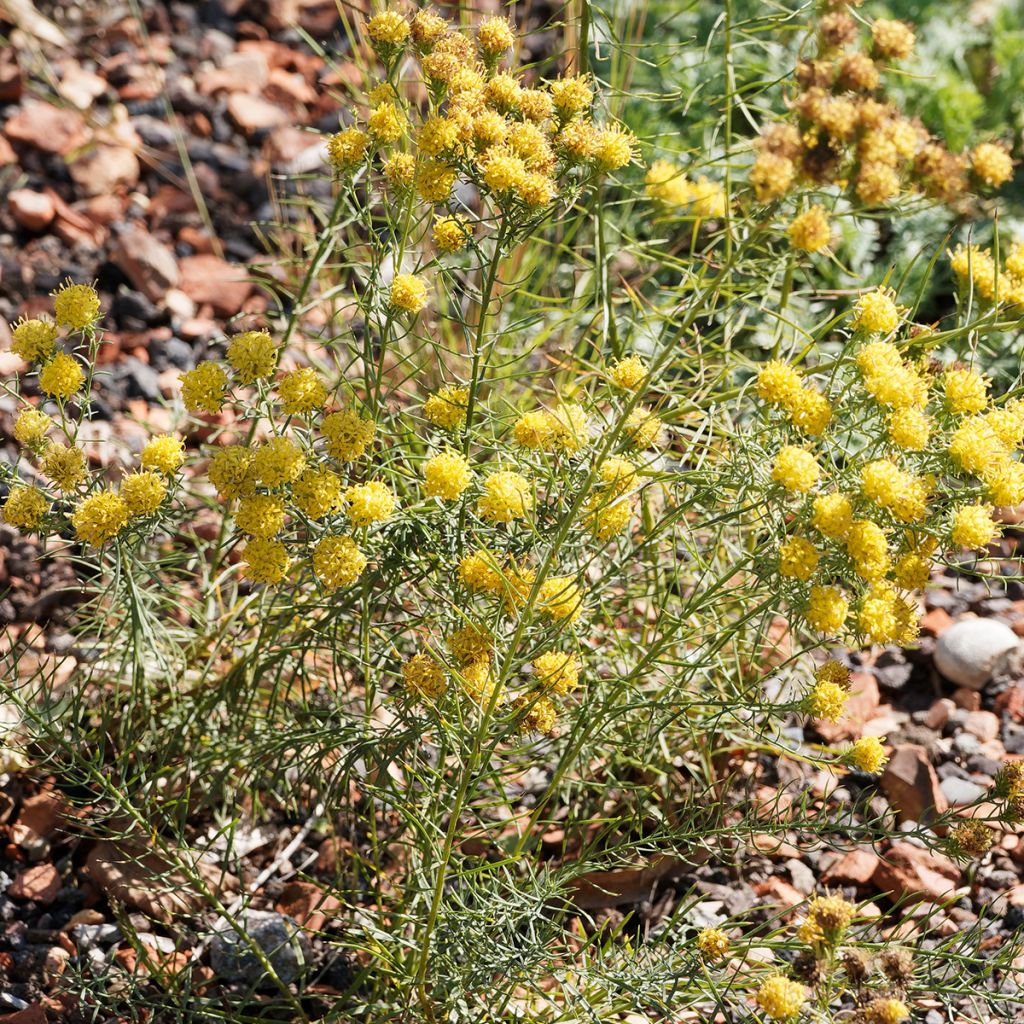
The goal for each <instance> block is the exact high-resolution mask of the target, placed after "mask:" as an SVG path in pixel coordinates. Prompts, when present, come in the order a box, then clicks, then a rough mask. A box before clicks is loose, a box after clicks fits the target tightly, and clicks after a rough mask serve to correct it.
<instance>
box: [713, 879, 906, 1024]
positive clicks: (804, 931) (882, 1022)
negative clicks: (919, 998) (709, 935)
mask: <svg viewBox="0 0 1024 1024" xmlns="http://www.w3.org/2000/svg"><path fill="white" fill-rule="evenodd" d="M856 914H857V908H856V907H855V906H854V905H853V904H852V903H849V902H847V901H846V900H845V899H843V897H842V896H816V897H814V898H813V899H811V900H810V902H809V903H808V905H807V916H806V919H805V920H804V921H803V923H802V924H801V925H800V926H799V927H798V928H797V933H796V937H797V939H798V941H799V942H801V943H803V944H804V948H803V949H801V950H800V951H799V952H798V953H797V956H796V958H795V959H794V961H793V964H792V967H791V971H792V973H793V974H794V975H795V976H796V977H795V978H791V977H787V976H786V975H785V974H781V973H779V974H772V975H770V976H769V977H768V978H766V979H765V980H764V981H762V982H761V984H760V986H759V988H758V989H757V992H756V994H755V1002H756V1004H757V1006H758V1008H759V1009H760V1010H761V1012H762V1013H763V1014H764V1015H765V1017H767V1018H768V1019H769V1020H773V1021H780V1022H785V1021H792V1020H795V1019H796V1018H797V1017H798V1016H799V1015H800V1013H801V1011H802V1010H803V1008H804V1006H805V1005H806V1004H807V1002H808V1000H810V999H811V998H812V995H813V992H812V990H813V989H815V988H817V987H818V986H819V985H822V986H824V990H825V991H833V988H832V986H833V985H834V982H835V980H836V977H837V976H845V977H844V978H843V980H844V982H845V984H846V986H847V987H848V988H849V989H851V990H852V991H853V992H854V993H855V994H856V1000H857V1004H858V1005H857V1008H856V1010H855V1011H854V1013H853V1016H852V1017H851V1019H852V1020H855V1021H857V1022H858V1024H903V1022H904V1021H906V1020H909V1018H910V1010H909V1008H908V1007H907V1004H906V1002H905V1001H904V999H905V994H906V990H907V988H908V987H909V986H910V985H911V983H912V981H913V971H914V961H913V958H912V957H911V955H910V954H909V953H908V952H907V951H906V950H903V949H896V948H891V949H883V950H881V951H880V952H879V953H878V954H877V955H876V956H874V957H872V955H871V954H869V953H868V952H867V951H865V950H863V949H861V948H860V947H858V946H857V945H855V944H853V943H851V942H849V940H848V931H849V928H850V926H851V925H852V924H853V922H854V920H855V918H856ZM702 934H703V933H702ZM700 946H701V940H700V937H698V947H699V948H700ZM701 951H702V953H703V949H702V950H701ZM876 969H877V971H878V972H879V974H880V975H881V976H880V977H878V976H877V975H875V976H874V977H875V978H877V980H873V972H875V970H876ZM797 979H799V980H797Z"/></svg>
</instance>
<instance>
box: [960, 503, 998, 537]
mask: <svg viewBox="0 0 1024 1024" xmlns="http://www.w3.org/2000/svg"><path fill="white" fill-rule="evenodd" d="M998 536H999V527H998V526H997V525H996V523H995V522H994V521H993V519H992V509H991V507H990V506H988V505H964V506H963V507H962V508H959V509H957V510H956V511H955V512H954V513H953V533H952V537H953V543H954V544H955V545H956V546H957V547H961V548H984V547H987V546H988V545H989V544H990V543H991V542H992V541H993V540H994V539H995V538H996V537H998Z"/></svg>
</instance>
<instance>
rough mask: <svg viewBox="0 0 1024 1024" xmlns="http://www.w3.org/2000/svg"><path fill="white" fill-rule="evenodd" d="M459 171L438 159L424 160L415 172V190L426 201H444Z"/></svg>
mask: <svg viewBox="0 0 1024 1024" xmlns="http://www.w3.org/2000/svg"><path fill="white" fill-rule="evenodd" d="M458 177H459V172H458V171H457V170H456V169H455V168H454V167H449V166H448V164H445V163H442V162H441V161H439V160H424V161H423V162H422V163H421V164H420V165H419V169H418V171H417V173H416V191H417V192H418V193H419V197H420V199H422V200H423V201H424V202H426V203H446V202H447V201H448V198H449V196H451V194H452V189H453V188H454V187H455V182H456V181H457V180H458Z"/></svg>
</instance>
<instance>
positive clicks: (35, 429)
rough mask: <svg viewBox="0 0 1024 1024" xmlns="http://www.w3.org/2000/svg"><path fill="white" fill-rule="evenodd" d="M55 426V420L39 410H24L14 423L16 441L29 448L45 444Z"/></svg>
mask: <svg viewBox="0 0 1024 1024" xmlns="http://www.w3.org/2000/svg"><path fill="white" fill-rule="evenodd" d="M52 426H53V420H51V419H50V417H49V416H47V415H46V413H45V412H41V411H40V410H39V409H33V408H28V409H23V410H22V411H21V412H20V413H18V418H17V419H16V420H15V421H14V439H15V440H16V441H18V442H19V443H20V444H23V445H26V446H27V447H29V448H36V447H38V446H39V445H41V444H42V443H43V441H44V440H45V438H46V435H47V433H48V432H49V430H50V428H51V427H52Z"/></svg>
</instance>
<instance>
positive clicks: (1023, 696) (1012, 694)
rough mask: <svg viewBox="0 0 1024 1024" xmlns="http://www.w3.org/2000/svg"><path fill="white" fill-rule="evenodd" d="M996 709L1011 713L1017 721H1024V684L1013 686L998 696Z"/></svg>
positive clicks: (1000, 712) (1002, 712) (1006, 713)
mask: <svg viewBox="0 0 1024 1024" xmlns="http://www.w3.org/2000/svg"><path fill="white" fill-rule="evenodd" d="M995 708H996V711H997V712H998V713H999V714H1000V715H1009V716H1010V718H1012V719H1013V721H1015V722H1024V686H1011V687H1009V688H1008V689H1006V690H1003V692H1002V693H1000V694H998V695H997V696H996V702H995Z"/></svg>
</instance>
